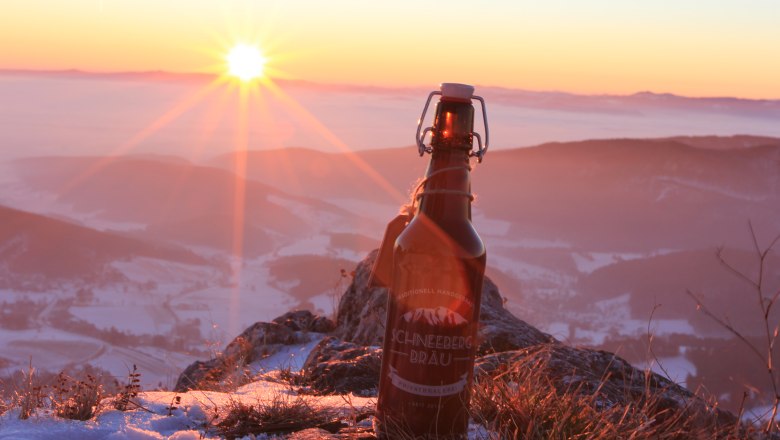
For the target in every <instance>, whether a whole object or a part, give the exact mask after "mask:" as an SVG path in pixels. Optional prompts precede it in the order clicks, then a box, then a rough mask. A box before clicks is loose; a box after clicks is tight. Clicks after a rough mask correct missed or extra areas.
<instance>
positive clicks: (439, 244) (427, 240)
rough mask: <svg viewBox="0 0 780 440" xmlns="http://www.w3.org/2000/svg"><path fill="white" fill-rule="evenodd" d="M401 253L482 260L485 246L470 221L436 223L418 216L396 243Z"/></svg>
mask: <svg viewBox="0 0 780 440" xmlns="http://www.w3.org/2000/svg"><path fill="white" fill-rule="evenodd" d="M395 248H396V249H397V250H399V251H405V252H412V253H418V252H422V253H432V254H439V255H455V256H459V257H469V258H479V257H484V255H485V244H484V243H483V241H482V239H481V238H480V236H479V234H478V233H477V230H476V229H475V228H474V225H473V224H472V223H471V221H469V220H468V219H465V218H464V219H462V220H453V221H446V222H441V221H440V222H434V221H433V220H431V219H430V218H428V217H425V216H423V215H417V216H415V218H414V219H413V220H412V221H411V222H410V223H409V225H408V226H407V227H406V228H405V229H404V231H403V232H402V233H401V235H399V236H398V239H397V240H396V242H395Z"/></svg>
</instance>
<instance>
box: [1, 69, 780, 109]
mask: <svg viewBox="0 0 780 440" xmlns="http://www.w3.org/2000/svg"><path fill="white" fill-rule="evenodd" d="M0 75H3V76H5V75H9V76H44V77H69V78H83V79H87V78H89V79H130V80H139V81H140V80H143V81H161V82H162V81H178V82H182V80H184V81H207V80H212V79H214V78H216V77H219V76H220V74H218V73H207V72H175V71H167V70H160V69H151V70H127V71H90V70H83V69H78V68H68V69H27V68H0ZM273 81H274V82H277V83H280V84H283V85H284V84H287V85H292V86H298V87H307V88H314V89H317V88H321V89H326V90H328V91H347V92H371V93H397V92H406V93H411V92H420V91H426V92H427V91H430V90H431V87H426V86H423V85H414V86H390V85H376V84H355V83H327V82H317V81H311V80H306V79H294V78H273ZM436 86H438V84H437V85H434V86H433V87H436ZM475 87H476V88H477V89H478V90H493V91H510V92H517V93H529V94H539V95H544V94H558V95H569V96H574V97H594V98H599V97H601V98H605V97H617V98H632V97H640V98H641V97H668V98H680V99H703V100H738V101H749V102H780V97H778V98H745V97H740V96H728V95H713V96H690V95H681V94H677V93H671V92H656V91H652V90H639V91H636V92H633V93H629V94H615V93H606V92H604V93H577V92H570V91H566V90H533V89H522V88H514V87H507V86H494V85H479V84H475Z"/></svg>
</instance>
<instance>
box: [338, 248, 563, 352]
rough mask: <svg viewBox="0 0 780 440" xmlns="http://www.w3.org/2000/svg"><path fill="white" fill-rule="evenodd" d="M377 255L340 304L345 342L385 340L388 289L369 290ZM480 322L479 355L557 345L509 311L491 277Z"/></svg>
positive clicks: (340, 331) (359, 270)
mask: <svg viewBox="0 0 780 440" xmlns="http://www.w3.org/2000/svg"><path fill="white" fill-rule="evenodd" d="M377 254H378V251H376V250H375V251H373V252H371V253H370V254H369V255H368V256H367V257H366V258H365V259H363V261H361V262H360V263H359V264H358V266H357V269H356V270H355V276H354V277H353V279H352V283H351V284H350V286H349V287H348V288H347V290H346V292H344V295H343V296H342V297H341V300H340V301H339V307H338V312H337V318H336V330H335V334H336V335H338V336H340V337H341V338H342V339H344V340H345V341H350V342H354V343H356V344H361V345H381V344H382V340H383V339H384V332H385V330H384V329H385V315H386V313H387V307H386V306H387V289H386V288H378V287H377V288H369V287H368V279H369V277H370V275H371V267H372V266H373V265H374V260H375V259H376V256H377ZM479 320H480V329H479V338H480V345H479V348H478V353H479V354H486V353H493V352H498V351H506V350H516V349H519V348H525V347H530V346H533V345H537V344H546V343H555V342H557V341H556V340H555V338H553V337H552V336H550V335H548V334H547V333H544V332H541V331H539V330H537V329H536V328H534V327H532V326H530V325H529V324H527V323H526V322H525V321H523V320H521V319H519V318H517V317H516V316H514V315H512V313H510V312H509V311H508V310H507V309H505V308H504V300H503V298H502V297H501V294H500V293H499V291H498V287H496V285H495V284H494V283H493V281H491V280H490V278H488V277H485V280H484V282H483V284H482V306H481V307H480V314H479Z"/></svg>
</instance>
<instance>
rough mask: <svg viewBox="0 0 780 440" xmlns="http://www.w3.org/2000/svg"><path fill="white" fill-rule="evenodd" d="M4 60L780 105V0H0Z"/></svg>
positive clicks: (14, 64) (5, 64) (6, 63)
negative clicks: (240, 66)
mask: <svg viewBox="0 0 780 440" xmlns="http://www.w3.org/2000/svg"><path fill="white" fill-rule="evenodd" d="M0 8H2V14H0V68H3V69H46V70H49V69H80V70H86V71H99V72H113V71H146V70H165V71H172V72H208V73H222V71H224V69H225V67H224V57H225V54H226V53H227V51H228V50H229V49H230V47H231V46H233V45H234V44H236V43H238V42H248V43H252V44H257V45H259V46H260V47H261V48H262V50H263V51H264V53H265V54H266V56H267V58H268V59H269V62H268V69H267V71H268V73H269V74H271V75H273V76H275V77H278V78H290V79H298V80H308V81H315V82H324V83H343V84H360V85H375V86H393V87H405V86H430V85H435V84H438V83H440V82H446V81H454V82H466V83H472V84H477V85H486V86H500V87H508V88H520V89H528V90H560V91H568V92H574V93H587V94H601V93H608V94H630V93H635V92H638V91H645V90H649V91H654V92H659V93H662V92H668V93H676V94H681V95H687V96H736V97H745V98H767V99H780V80H778V78H780V26H778V25H777V23H780V2H778V1H776V0H743V1H737V0H709V1H703V0H656V1H639V0H621V1H618V0H577V1H575V0H569V1H565V0H546V1H544V2H541V1H531V0H514V1H503V0H486V1H479V2H478V1H473V0H472V1H463V0H450V1H447V2H442V1H429V0H394V1H392V2H370V1H365V0H331V1H321V0H295V1H291V0H283V1H272V0H269V1H250V0H224V1H213V0H165V1H161V0H2V3H0Z"/></svg>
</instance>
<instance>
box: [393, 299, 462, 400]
mask: <svg viewBox="0 0 780 440" xmlns="http://www.w3.org/2000/svg"><path fill="white" fill-rule="evenodd" d="M425 291H431V289H415V291H413V292H415V293H416V294H419V293H422V292H425ZM410 292H412V291H407V292H404V293H402V294H401V295H400V296H401V297H403V296H404V294H408V293H410ZM437 293H441V294H443V296H444V297H449V298H454V297H455V298H457V297H460V298H463V296H462V295H457V294H455V293H454V292H437ZM436 296H439V298H442V296H441V295H436ZM456 302H458V303H460V304H461V308H460V309H461V310H462V309H463V306H464V305H465V308H466V309H471V307H470V306H471V305H472V304H467V303H466V302H465V301H456ZM468 303H470V301H469V302H468ZM399 312H400V313H399V314H398V315H397V318H396V319H395V323H394V324H395V325H394V326H393V327H392V329H391V330H390V333H389V335H388V336H389V337H390V341H389V342H390V347H389V351H390V352H391V353H392V354H393V357H394V358H395V359H396V363H395V364H394V365H393V366H390V368H389V369H388V370H389V371H388V372H387V375H388V379H390V383H392V384H393V386H395V387H396V388H398V389H400V390H402V391H405V392H407V393H410V394H414V395H418V396H426V397H443V396H450V395H453V394H458V393H462V392H463V391H464V390H465V388H466V387H467V384H468V378H469V373H470V370H471V361H472V358H471V354H472V353H473V347H474V334H473V329H474V328H475V327H474V325H473V324H472V323H471V322H469V320H468V319H466V318H465V317H464V316H463V315H461V314H460V313H458V312H457V311H455V310H453V309H451V308H449V307H446V306H443V305H439V306H434V307H415V308H412V309H407V310H405V311H403V310H399Z"/></svg>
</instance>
